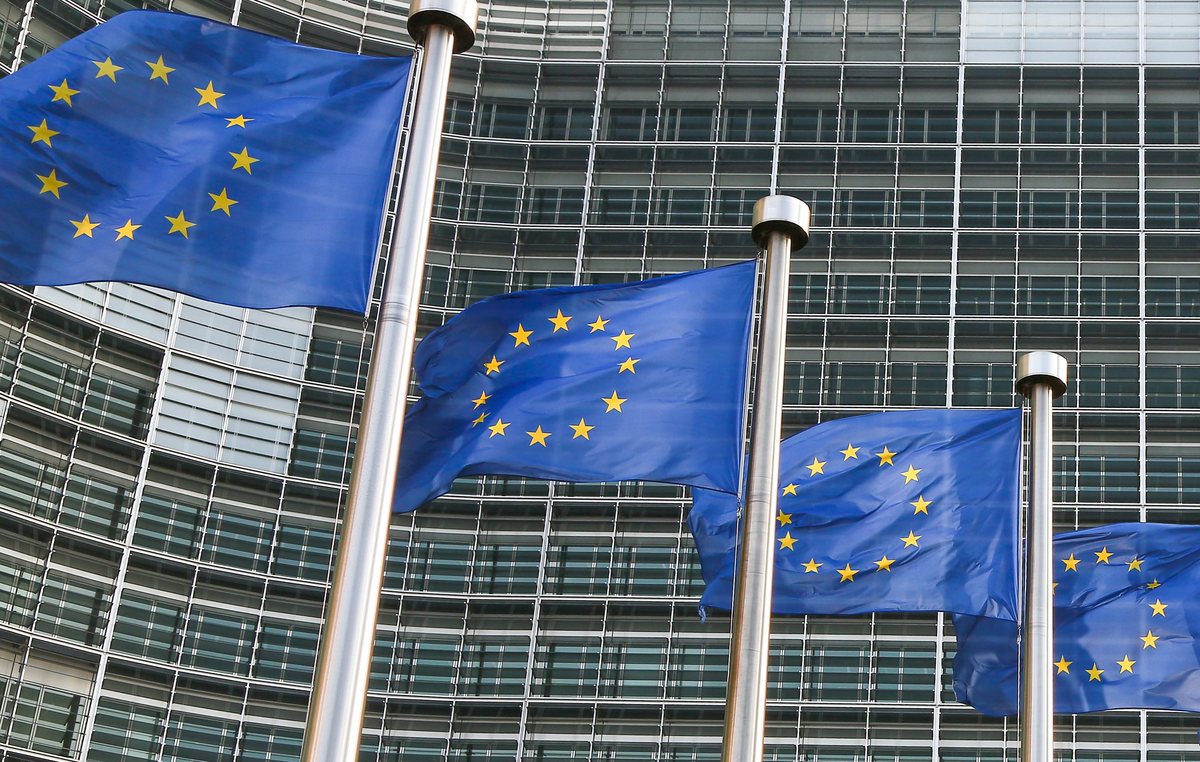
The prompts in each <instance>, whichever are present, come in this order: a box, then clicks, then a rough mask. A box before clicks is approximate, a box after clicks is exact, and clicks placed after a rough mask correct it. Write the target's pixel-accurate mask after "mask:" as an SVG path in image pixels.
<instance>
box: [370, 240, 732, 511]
mask: <svg viewBox="0 0 1200 762" xmlns="http://www.w3.org/2000/svg"><path fill="white" fill-rule="evenodd" d="M754 280H755V265H754V263H753V262H743V263H740V264H736V265H730V266H728V267H720V268H715V269H711V270H699V271H695V272H688V273H682V274H679V275H669V276H666V277H662V278H654V279H651V280H645V281H641V282H638V283H630V284H616V285H601V286H578V287H568V288H551V289H544V290H538V291H524V292H518V293H511V294H504V295H501V296H497V297H493V298H490V299H486V300H484V301H481V302H478V303H476V304H474V305H472V306H470V307H468V308H467V309H465V310H463V312H462V313H460V314H459V315H457V316H456V317H454V318H453V319H452V320H450V321H449V322H448V323H446V325H444V326H442V327H441V328H439V329H437V330H435V331H433V332H432V333H430V334H429V336H427V337H426V338H425V339H424V340H423V341H422V342H421V343H420V345H419V346H418V347H417V352H416V356H415V358H414V368H415V373H416V376H417V378H418V380H419V383H420V387H421V390H422V391H423V393H424V395H425V396H424V397H423V398H422V399H421V400H419V401H418V402H417V403H416V404H415V405H414V406H413V407H412V409H411V410H410V411H409V413H408V415H407V417H406V418H405V423H404V437H403V444H402V446H401V447H402V451H401V455H400V467H399V475H398V484H397V490H396V498H395V503H394V507H395V510H397V511H408V510H412V509H414V508H417V507H419V506H420V505H422V504H424V503H425V502H427V501H429V500H431V499H433V498H434V497H437V496H438V495H441V494H443V493H445V492H446V491H448V490H449V489H450V486H451V484H452V483H453V481H454V479H455V478H456V477H458V476H470V475H481V474H493V475H508V476H526V477H531V478H536V479H556V480H562V481H622V480H646V481H659V482H670V483H675V484H687V485H694V486H703V487H707V488H710V489H716V490H726V491H729V492H734V491H736V490H737V483H738V464H739V461H740V459H741V442H742V437H743V420H744V417H743V407H744V404H745V381H746V361H747V360H746V358H747V352H748V342H749V334H750V320H751V315H752V312H753V298H754Z"/></svg>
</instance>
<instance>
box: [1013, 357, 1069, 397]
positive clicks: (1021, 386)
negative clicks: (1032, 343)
mask: <svg viewBox="0 0 1200 762" xmlns="http://www.w3.org/2000/svg"><path fill="white" fill-rule="evenodd" d="M1038 384H1046V385H1047V386H1049V387H1050V392H1051V394H1053V395H1054V396H1055V397H1061V396H1063V394H1064V393H1065V392H1066V391H1067V358H1065V357H1063V356H1062V355H1057V354H1054V353H1053V352H1029V353H1028V354H1023V355H1021V356H1020V357H1018V358H1017V391H1018V392H1020V393H1021V394H1023V395H1025V396H1026V397H1028V396H1029V395H1030V394H1031V393H1032V391H1033V387H1034V386H1036V385H1038Z"/></svg>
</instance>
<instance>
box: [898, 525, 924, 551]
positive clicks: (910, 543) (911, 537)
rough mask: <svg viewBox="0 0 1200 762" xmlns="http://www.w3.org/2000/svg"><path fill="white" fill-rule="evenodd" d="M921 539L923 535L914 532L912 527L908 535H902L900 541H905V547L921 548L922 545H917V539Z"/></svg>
mask: <svg viewBox="0 0 1200 762" xmlns="http://www.w3.org/2000/svg"><path fill="white" fill-rule="evenodd" d="M919 539H921V535H919V534H914V533H913V531H912V530H911V529H910V530H908V537H901V538H900V541H901V542H903V543H904V547H906V548H919V547H921V546H920V545H917V540H919Z"/></svg>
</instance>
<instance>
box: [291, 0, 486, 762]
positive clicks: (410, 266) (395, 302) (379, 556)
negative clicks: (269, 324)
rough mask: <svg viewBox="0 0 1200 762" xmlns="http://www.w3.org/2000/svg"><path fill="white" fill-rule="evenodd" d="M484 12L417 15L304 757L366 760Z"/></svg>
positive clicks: (462, 8) (459, 1) (425, 1)
mask: <svg viewBox="0 0 1200 762" xmlns="http://www.w3.org/2000/svg"><path fill="white" fill-rule="evenodd" d="M478 16H479V7H478V5H477V3H476V0H413V3H412V6H411V10H410V11H409V14H408V31H409V34H411V35H412V38H413V39H414V40H416V41H417V42H418V43H420V44H421V45H422V46H423V48H424V51H423V53H422V55H421V69H420V78H419V82H418V87H419V90H418V92H417V97H416V102H415V106H414V110H413V119H412V127H411V129H410V130H409V137H408V152H407V156H406V159H405V162H404V169H403V174H402V177H401V183H400V189H401V191H400V192H401V195H400V207H399V209H398V210H397V212H396V220H395V224H394V226H393V228H392V245H391V251H390V254H389V256H388V264H387V273H386V277H385V280H384V289H383V300H382V302H381V304H380V306H379V322H378V325H377V328H376V333H375V350H374V353H373V355H372V358H371V365H370V370H369V372H368V375H367V390H366V396H365V398H364V400H363V413H362V420H361V426H360V429H359V437H358V447H357V449H356V451H355V462H354V469H353V471H352V473H351V476H350V495H349V498H348V500H347V505H346V514H345V517H344V519H343V521H342V533H341V541H340V544H339V545H338V553H337V562H336V565H335V566H334V571H333V588H332V590H331V591H330V595H329V607H328V609H327V611H326V617H325V629H324V632H323V633H322V634H321V645H320V648H319V650H318V653H317V670H316V675H315V678H314V681H313V693H312V699H311V701H310V703H309V709H308V722H307V724H306V732H305V736H304V749H303V752H302V757H301V758H302V760H303V762H355V761H356V760H357V759H358V747H359V743H360V739H361V737H362V725H363V710H364V708H365V706H366V700H367V682H368V680H369V678H370V675H371V650H372V646H373V645H374V642H375V620H376V618H377V616H378V613H379V594H380V590H381V588H382V585H383V566H384V561H385V560H386V557H387V538H388V525H389V524H390V521H391V516H392V497H393V494H394V492H395V485H396V467H397V462H398V460H399V457H400V437H401V433H402V428H403V424H404V412H405V408H406V407H407V402H408V382H409V375H410V374H411V373H412V352H413V341H414V339H415V337H416V326H417V308H418V306H419V303H420V298H421V282H422V274H423V273H424V270H425V247H426V245H427V244H428V242H429V216H430V212H431V210H432V207H433V189H434V180H435V179H436V173H437V160H438V152H439V150H440V148H441V143H442V119H443V115H444V113H445V109H446V92H447V90H448V87H449V79H450V61H451V58H452V56H453V54H454V53H461V52H463V51H465V50H467V49H469V48H470V47H471V46H472V45H474V44H475V26H476V23H477V21H478Z"/></svg>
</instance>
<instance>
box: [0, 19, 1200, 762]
mask: <svg viewBox="0 0 1200 762" xmlns="http://www.w3.org/2000/svg"><path fill="white" fill-rule="evenodd" d="M147 4H148V5H151V4H152V3H149V2H148V3H147ZM481 5H482V8H481V11H482V20H481V25H480V40H479V44H478V45H477V46H476V48H475V49H474V50H473V51H471V52H470V53H469V54H467V55H465V56H461V57H459V59H458V60H457V62H456V65H455V71H454V77H453V81H452V85H451V103H450V106H449V108H448V112H447V119H446V126H445V129H446V139H445V141H444V143H443V156H442V162H441V168H440V172H439V187H438V196H437V200H436V201H435V216H436V219H435V222H434V227H433V235H432V244H431V251H430V255H429V264H428V267H427V271H426V290H425V296H424V299H423V305H424V311H423V315H422V326H423V328H424V329H428V328H430V327H433V326H436V325H439V324H441V323H442V322H444V320H445V319H446V318H447V317H448V316H449V315H451V314H453V313H454V312H456V311H457V310H458V309H460V308H462V307H463V306H465V305H467V304H469V303H471V302H473V301H475V300H477V299H479V298H482V297H484V296H488V295H491V294H495V293H499V292H501V291H506V290H510V289H515V288H532V287H542V286H549V285H564V284H573V283H599V282H614V281H625V280H632V279H638V278H641V277H644V276H649V275H655V274H661V273H666V272H676V271H680V270H685V269H691V268H696V267H702V266H708V265H715V264H723V263H726V262H730V261H734V260H738V259H744V258H747V257H749V256H752V255H753V250H752V243H751V242H750V236H749V229H748V225H749V213H750V208H751V206H752V205H753V202H754V201H755V200H756V199H757V198H759V197H760V196H763V195H766V194H768V193H787V194H792V195H796V196H798V197H800V198H802V199H804V200H806V201H807V202H808V203H809V204H810V205H811V206H812V208H813V211H814V219H815V223H816V231H815V232H814V235H813V239H812V241H811V243H810V244H809V245H808V247H807V248H806V249H804V250H803V252H801V255H798V256H797V258H796V261H795V263H794V264H793V272H794V275H793V280H792V298H791V302H790V314H791V320H790V326H789V336H790V339H789V350H788V356H787V372H786V378H787V387H786V391H785V408H784V420H785V428H786V432H785V433H792V432H794V431H797V430H800V429H803V428H805V427H807V426H810V425H812V424H814V423H816V422H818V421H820V420H825V419H829V418H832V417H836V416H843V415H848V414H855V413H861V412H868V411H874V410H880V409H885V408H897V407H915V406H946V405H954V406H1009V405H1014V404H1017V402H1018V398H1017V397H1016V395H1015V394H1014V393H1013V390H1012V381H1013V365H1014V362H1015V359H1016V356H1017V355H1018V354H1019V353H1022V352H1025V351H1029V350H1034V349H1048V350H1052V351H1055V352H1059V353H1061V354H1063V355H1065V356H1066V357H1067V358H1068V360H1069V361H1070V362H1071V365H1072V372H1073V375H1074V377H1075V379H1074V380H1073V382H1072V384H1071V387H1070V389H1069V390H1068V394H1067V396H1066V397H1064V398H1063V399H1062V400H1061V403H1060V405H1059V406H1058V409H1057V410H1058V412H1057V416H1056V429H1057V434H1056V439H1057V442H1058V444H1057V445H1056V448H1055V455H1056V460H1057V473H1056V477H1055V487H1056V494H1055V499H1056V501H1057V505H1058V506H1059V507H1058V510H1057V512H1056V521H1057V524H1058V525H1059V526H1061V527H1063V528H1068V527H1076V526H1089V525H1094V524H1099V523H1106V522H1110V521H1118V520H1139V519H1149V520H1155V521H1180V522H1193V521H1195V517H1196V516H1197V515H1200V514H1197V512H1196V511H1197V508H1200V479H1198V477H1197V476H1196V474H1197V473H1198V472H1200V436H1198V435H1197V428H1198V427H1197V420H1200V419H1198V418H1197V414H1198V413H1200V391H1198V390H1200V344H1198V343H1197V342H1196V338H1197V336H1198V335H1200V296H1198V294H1200V265H1198V264H1197V257H1196V250H1197V242H1198V240H1200V239H1197V237H1196V230H1197V229H1198V228H1200V193H1198V192H1197V190H1196V187H1197V186H1196V180H1197V177H1198V176H1200V90H1197V87H1196V84H1195V82H1196V80H1197V75H1198V74H1200V3H1197V2H1196V1H1195V0H1184V1H1180V2H1176V1H1172V0H1139V1H1138V2H1134V1H1133V0H1068V1H1064V2H1059V1H1051V0H1024V1H1023V2H1005V1H1003V0H972V2H970V3H969V4H964V5H960V4H959V3H956V2H952V1H949V0H907V2H904V0H871V1H870V2H866V1H864V0H848V2H843V1H841V0H836V1H833V2H828V1H825V0H821V1H818V0H814V1H813V2H805V3H800V2H798V0H742V1H739V2H732V3H731V2H729V1H728V0H687V2H682V1H681V0H675V1H674V2H672V0H570V1H569V2H568V1H567V0H540V2H524V3H518V2H516V1H515V0H510V1H509V2H490V3H482V4H481ZM128 7H130V5H129V4H128V3H126V2H124V0H121V1H120V2H114V1H113V0H79V1H78V2H76V1H75V0H29V2H26V3H15V2H13V0H0V71H10V70H12V69H13V68H15V67H16V66H19V65H20V64H22V63H25V62H28V61H30V60H33V59H34V58H36V57H37V56H39V55H41V54H43V53H45V52H46V51H48V50H50V49H52V48H53V47H54V46H56V45H58V44H60V43H61V42H62V41H63V40H65V39H67V38H69V37H70V36H73V35H74V34H77V33H79V32H82V31H84V30H86V29H88V28H90V27H91V26H93V25H94V24H95V23H97V22H99V21H100V20H102V19H104V18H108V17H111V16H112V15H114V14H115V13H118V12H120V11H122V10H125V9H127V8H128ZM155 7H166V6H163V5H156V6H155ZM169 7H171V8H172V9H174V10H178V11H183V12H188V13H194V14H198V15H203V16H208V17H212V18H218V19H221V20H225V21H232V22H233V23H235V24H238V25H241V26H244V27H247V28H252V29H257V30H261V31H266V32H270V33H272V34H276V35H280V36H283V37H287V38H290V39H296V40H299V41H300V42H304V43H308V44H313V45H318V46H323V47H329V48H335V49H340V50H351V51H359V52H363V53H369V54H385V55H386V54H393V53H401V52H404V51H406V50H408V49H409V47H410V43H409V40H408V37H407V35H406V34H405V32H404V31H403V30H404V18H405V13H406V10H407V8H406V6H405V5H404V4H403V3H391V2H376V1H375V0H371V2H367V3H365V4H363V3H350V2H338V1H337V0H318V1H317V2H312V1H310V0H294V1H289V0H279V2H276V3H268V2H259V1H258V0H232V1H228V2H227V1H226V0H174V1H173V2H170V3H169ZM372 325H373V324H372V316H368V319H367V320H365V321H364V320H362V319H360V318H357V317H355V316H348V315H344V314H338V313H333V312H327V311H322V310H317V311H312V310H279V311H273V312H270V313H256V312H249V311H246V310H241V309H230V308H224V307H219V306H216V305H211V304H205V303H202V302H198V301H196V300H194V299H190V298H186V297H179V296H175V295H173V294H166V293H163V292H157V291H150V290H147V289H140V288H136V287H131V286H124V285H90V286H80V287H72V288H67V289H38V290H36V291H34V292H28V291H24V290H19V289H13V288H5V289H3V290H0V337H2V338H3V343H2V344H0V423H2V428H0V547H2V548H3V552H0V696H2V699H3V706H2V707H0V760H4V761H7V760H13V761H15V760H74V759H87V760H90V761H92V762H106V761H110V760H111V761H113V762H116V761H118V760H119V761H120V762H125V761H127V760H152V759H153V760H159V759H161V760H171V761H180V762H182V761H183V760H189V761H192V760H195V761H197V762H199V761H200V760H205V761H207V760H219V761H221V762H224V761H226V760H228V761H230V762H233V761H234V760H238V761H241V760H247V761H249V760H264V761H265V760H293V759H296V758H297V756H298V752H299V743H300V737H301V734H302V724H303V721H304V709H305V705H306V701H307V696H308V684H309V681H310V680H311V674H312V662H313V654H314V648H315V643H316V639H317V634H318V631H319V628H320V623H321V611H322V605H323V601H324V596H325V593H326V591H327V586H326V580H327V576H328V569H329V560H330V554H331V547H332V539H333V533H334V522H335V519H336V516H337V512H338V505H339V501H340V500H342V499H344V492H345V486H344V485H345V481H346V473H347V470H346V469H347V466H348V463H349V460H350V459H349V457H348V453H349V452H350V450H351V447H352V444H353V442H354V439H355V435H356V426H355V416H356V414H357V409H358V407H359V405H360V403H361V393H362V392H361V389H362V378H363V372H362V369H363V366H364V363H365V361H366V359H367V358H368V357H369V354H370V349H371V330H372ZM687 505H688V500H687V498H686V496H685V494H684V492H683V490H681V489H677V488H674V487H666V486H661V485H638V484H621V485H615V484H577V485H565V484H546V483H540V482H532V481H522V480H513V479H503V478H484V479H472V480H463V481H462V482H460V483H459V484H458V485H456V490H455V493H454V494H453V495H452V496H448V497H446V498H444V499H441V500H439V501H437V502H436V503H435V504H434V505H432V506H428V507H426V508H424V509H422V510H420V511H418V512H416V513H414V514H412V515H406V516H399V517H396V519H395V521H394V523H393V531H392V539H391V547H390V552H389V560H388V569H387V572H386V580H385V593H384V601H383V609H382V612H381V617H380V621H379V625H378V639H377V645H376V656H375V662H374V675H373V679H372V684H371V694H370V701H369V716H368V718H367V730H366V733H365V735H364V739H363V754H362V759H363V760H376V759H378V760H389V761H396V762H400V761H404V762H415V761H417V760H420V761H421V762H432V761H433V760H485V759H486V760H513V759H519V760H631V761H632V760H638V761H640V760H673V761H674V760H680V761H682V760H695V761H699V760H715V759H718V758H719V751H718V746H719V741H720V738H719V733H720V726H721V716H722V711H723V708H722V697H723V695H724V680H725V676H726V669H727V659H728V653H727V648H728V646H727V643H728V628H729V625H728V620H727V619H725V618H723V617H713V618H711V619H710V620H709V621H708V622H706V623H705V622H701V621H700V620H699V618H698V617H697V615H696V612H695V603H696V600H697V597H698V594H699V590H700V584H701V583H700V582H699V575H698V570H697V566H696V561H695V556H694V552H693V550H692V548H691V540H690V538H689V537H688V536H687V533H686V529H685V527H684V526H683V523H682V518H683V515H684V513H685V512H686V510H687ZM948 630H949V624H948V621H946V620H944V619H943V618H941V617H938V616H928V615H920V616H901V615H886V616H885V615H878V616H867V617H854V618H826V617H797V618H787V619H782V620H778V621H777V623H776V625H775V634H774V640H773V642H774V647H773V654H772V660H773V662H772V667H771V676H770V680H771V698H772V703H771V706H770V708H769V710H768V729H767V738H768V742H767V743H768V754H767V758H768V759H770V760H774V761H776V762H783V761H784V760H787V761H789V762H791V761H794V762H799V761H800V760H804V761H805V762H815V761H816V760H838V761H839V762H850V761H851V760H853V761H855V762H857V761H859V760H863V761H865V760H876V761H878V762H882V761H883V760H889V761H890V760H895V761H896V762H901V761H903V762H922V761H923V760H934V759H937V760H945V761H946V762H966V761H967V760H1003V759H1011V758H1014V757H1015V753H1016V752H1015V750H1016V743H1017V740H1018V739H1017V737H1016V736H1017V734H1016V725H1015V723H1011V722H1005V721H999V720H988V719H985V718H982V717H980V716H979V715H977V714H976V713H975V712H974V711H973V710H970V709H967V708H964V707H962V706H959V705H957V704H955V703H954V701H953V696H952V692H951V691H950V689H949V663H950V658H951V657H952V655H953V653H952V652H953V637H952V635H951V633H949V631H948ZM1196 728H1197V723H1196V721H1195V720H1194V719H1192V718H1190V717H1188V716H1186V715H1172V714H1166V713H1145V712H1136V711H1126V712H1111V713H1105V714H1102V715H1094V716H1078V717H1061V718H1059V720H1058V736H1057V737H1058V747H1059V750H1060V754H1061V758H1062V759H1063V760H1080V761H1081V762H1082V761H1084V760H1087V761H1088V762H1100V761H1101V760H1104V762H1175V761H1176V760H1178V761H1180V762H1182V761H1183V760H1200V748H1198V747H1197V745H1196V735H1195V730H1196Z"/></svg>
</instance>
